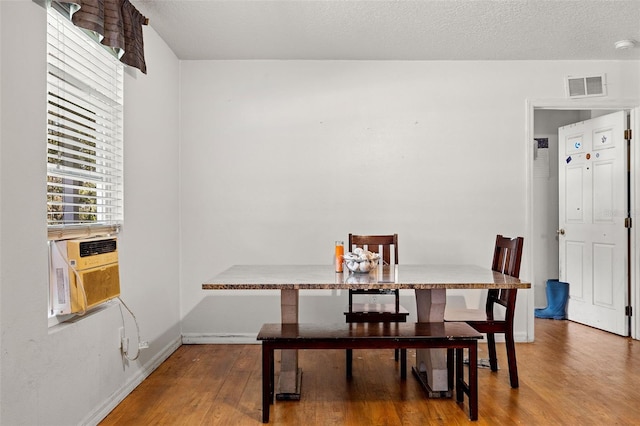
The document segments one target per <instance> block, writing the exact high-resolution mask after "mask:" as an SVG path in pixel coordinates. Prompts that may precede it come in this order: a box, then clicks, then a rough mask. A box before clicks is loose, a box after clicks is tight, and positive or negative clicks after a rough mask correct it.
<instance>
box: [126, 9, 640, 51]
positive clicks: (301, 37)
mask: <svg viewBox="0 0 640 426" xmlns="http://www.w3.org/2000/svg"><path fill="white" fill-rule="evenodd" d="M131 1H132V3H133V4H134V5H135V6H136V7H137V8H138V9H139V10H140V11H141V12H142V13H143V14H144V15H145V16H147V17H148V18H149V20H150V25H151V26H152V27H153V28H154V29H155V31H156V32H158V34H160V36H161V37H162V38H163V39H164V40H165V42H166V43H167V44H168V45H169V46H170V47H171V49H173V51H174V52H175V54H176V55H177V56H178V58H180V59H311V60H322V59H336V60H350V59H355V60H368V59H371V60H527V59H532V60H558V59H581V60H584V59H610V60H617V59H619V60H630V59H640V44H639V45H638V47H635V48H632V49H626V50H616V49H615V48H614V43H615V42H616V41H618V40H623V39H634V40H637V41H640V1H638V0H633V1H623V0H595V1H594V0H519V1H512V0H493V1H484V0H471V1H470V0H444V1H436V0H418V1H407V0H395V1H386V0H372V1H362V0H338V1H330V0H320V1H314V0H284V1H280V0H277V1H269V0H253V1H247V0H207V1H196V0H172V1H164V0H131Z"/></svg>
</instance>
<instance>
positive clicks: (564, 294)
mask: <svg viewBox="0 0 640 426" xmlns="http://www.w3.org/2000/svg"><path fill="white" fill-rule="evenodd" d="M546 292H547V307H546V308H544V309H542V308H538V309H536V310H535V312H534V315H535V317H536V318H553V319H556V320H562V319H566V318H567V302H568V301H569V283H564V282H562V281H558V280H547V288H546Z"/></svg>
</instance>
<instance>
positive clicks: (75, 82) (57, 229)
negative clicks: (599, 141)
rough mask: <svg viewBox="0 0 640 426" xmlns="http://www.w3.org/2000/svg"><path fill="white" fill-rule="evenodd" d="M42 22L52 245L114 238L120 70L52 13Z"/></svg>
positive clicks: (118, 201)
mask: <svg viewBox="0 0 640 426" xmlns="http://www.w3.org/2000/svg"><path fill="white" fill-rule="evenodd" d="M53 4H55V3H53ZM47 21H48V25H47V123H48V124H47V133H48V135H47V138H48V139H47V225H48V230H49V239H57V238H70V237H76V236H90V235H95V234H100V233H105V232H113V231H114V230H116V229H118V227H119V226H120V225H121V223H122V220H123V168H122V167H123V161H122V152H123V146H122V139H123V131H122V127H123V123H122V121H123V117H122V116H123V79H124V77H123V74H124V70H123V66H122V64H121V63H120V62H119V61H118V59H117V58H115V57H114V56H113V55H112V54H110V53H109V52H108V51H107V50H106V49H105V48H103V47H102V46H101V45H100V44H99V43H96V41H95V40H93V39H92V38H91V37H90V36H89V34H88V33H87V32H85V31H84V30H81V29H79V28H77V27H75V26H74V25H73V24H72V23H71V22H70V21H69V20H68V19H67V18H66V17H65V16H63V15H62V14H61V13H60V12H58V11H57V10H55V9H54V7H53V6H52V7H49V8H48V18H47Z"/></svg>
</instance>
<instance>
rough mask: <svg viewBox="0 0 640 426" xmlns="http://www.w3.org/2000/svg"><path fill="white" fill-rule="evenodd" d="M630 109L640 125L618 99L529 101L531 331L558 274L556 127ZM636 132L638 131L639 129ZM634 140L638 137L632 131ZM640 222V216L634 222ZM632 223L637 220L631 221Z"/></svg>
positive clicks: (635, 321)
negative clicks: (535, 314) (549, 282)
mask: <svg viewBox="0 0 640 426" xmlns="http://www.w3.org/2000/svg"><path fill="white" fill-rule="evenodd" d="M621 110H626V111H631V116H632V122H631V127H632V128H635V129H640V127H639V126H638V125H637V123H636V121H637V120H638V117H637V115H638V114H637V113H635V110H634V105H629V104H624V103H620V104H617V105H612V104H610V103H601V104H599V103H598V102H593V103H591V104H583V103H580V104H577V103H576V102H575V101H569V100H558V101H548V102H536V101H532V102H528V111H529V116H528V119H527V124H528V126H527V136H528V137H527V143H528V144H529V146H528V149H527V151H528V153H527V160H528V166H529V176H528V185H529V191H528V194H529V200H528V203H529V208H528V211H529V214H530V218H531V220H530V221H529V225H530V230H529V235H530V238H529V241H530V246H529V247H530V251H529V254H528V256H529V261H530V263H529V264H530V271H529V275H530V279H531V284H532V289H533V297H530V298H529V304H530V306H529V307H528V308H529V310H528V314H529V318H530V323H529V329H528V332H529V334H530V335H531V336H533V335H534V330H533V309H534V308H536V307H545V306H546V302H547V301H546V295H545V285H546V280H547V279H549V278H558V274H559V267H558V259H559V253H558V236H557V233H556V231H557V230H558V160H557V159H558V128H559V127H562V126H565V125H568V124H572V123H576V122H580V121H584V120H588V119H591V118H595V117H599V116H602V115H606V114H609V113H612V112H616V111H621ZM638 131H640V130H638ZM634 139H637V136H636V134H634ZM631 151H632V152H631V155H632V157H631V164H632V169H634V168H635V169H637V166H635V165H640V161H639V160H638V153H637V152H635V151H638V150H635V149H633V148H632V150H631ZM638 175H639V174H636V175H635V176H632V182H631V191H632V201H631V203H632V205H631V210H632V218H633V220H635V217H637V214H636V213H637V208H636V207H634V205H635V204H634V203H635V200H636V199H639V198H638V197H637V195H636V193H637V189H636V188H637V187H638V185H637V184H636V182H635V181H636V180H638V179H639V178H640V176H638ZM637 224H638V225H640V219H639V221H638V222H637ZM634 225H636V223H634ZM638 235H639V229H638V226H636V227H635V228H632V238H631V239H632V250H631V256H630V258H631V259H632V262H631V283H632V286H631V298H630V300H629V305H630V306H631V307H632V310H634V311H636V312H639V311H638V309H640V300H639V296H638V291H637V288H636V287H637V286H636V284H635V283H636V282H637V280H636V278H635V277H636V276H637V275H638V273H637V271H638V268H639V267H640V265H639V264H640V262H639V261H638V258H637V254H636V253H637V251H636V250H635V247H636V246H637V245H638V244H637V242H638V241H639V238H638ZM639 317H640V316H638V315H635V316H632V318H631V319H632V321H631V324H630V334H631V336H632V337H633V338H636V339H637V338H639V336H638V331H637V330H639V329H640V328H639V326H640V321H639Z"/></svg>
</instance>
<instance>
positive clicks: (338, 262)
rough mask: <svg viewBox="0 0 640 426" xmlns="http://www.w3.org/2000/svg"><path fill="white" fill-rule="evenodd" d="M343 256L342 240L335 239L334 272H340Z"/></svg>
mask: <svg viewBox="0 0 640 426" xmlns="http://www.w3.org/2000/svg"><path fill="white" fill-rule="evenodd" d="M343 256H344V241H336V255H335V262H336V272H342V257H343Z"/></svg>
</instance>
